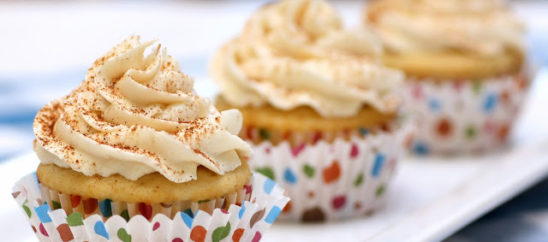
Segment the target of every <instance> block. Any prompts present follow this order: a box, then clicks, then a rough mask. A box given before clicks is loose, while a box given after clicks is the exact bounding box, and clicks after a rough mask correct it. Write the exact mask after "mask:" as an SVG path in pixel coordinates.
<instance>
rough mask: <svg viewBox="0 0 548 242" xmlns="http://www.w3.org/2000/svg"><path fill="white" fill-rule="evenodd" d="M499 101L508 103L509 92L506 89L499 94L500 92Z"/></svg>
mask: <svg viewBox="0 0 548 242" xmlns="http://www.w3.org/2000/svg"><path fill="white" fill-rule="evenodd" d="M500 101H501V102H502V103H508V102H510V92H509V91H508V90H504V91H503V92H502V93H501V94H500Z"/></svg>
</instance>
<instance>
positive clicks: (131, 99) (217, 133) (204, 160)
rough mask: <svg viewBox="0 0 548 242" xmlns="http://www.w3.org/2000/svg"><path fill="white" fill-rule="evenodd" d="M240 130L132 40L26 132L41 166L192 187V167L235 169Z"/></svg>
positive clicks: (172, 65) (154, 50) (149, 46)
mask: <svg viewBox="0 0 548 242" xmlns="http://www.w3.org/2000/svg"><path fill="white" fill-rule="evenodd" d="M145 53H148V54H145ZM241 123H242V117H241V114H240V113H239V112H238V111H237V110H228V111H224V112H222V113H219V112H218V111H217V110H216V109H215V108H214V107H213V106H212V105H211V103H210V102H209V100H208V99H206V98H203V97H200V96H198V95H196V93H195V91H194V90H193V79H192V78H191V77H189V76H187V75H185V74H183V73H182V72H181V70H180V69H179V65H178V63H177V61H176V60H175V59H174V58H172V57H171V56H169V55H167V54H166V50H165V48H162V47H161V45H160V44H156V43H155V41H149V42H144V43H142V42H141V41H140V39H139V37H138V36H132V37H130V38H128V39H126V40H125V41H123V42H122V43H120V44H118V45H117V46H116V47H114V48H113V49H112V50H111V51H109V52H108V53H107V54H106V55H105V56H103V57H101V58H100V59H98V60H97V61H95V63H94V64H93V66H92V67H91V68H90V69H89V70H88V73H87V75H86V78H85V80H84V81H83V82H82V84H81V85H80V86H79V87H78V88H76V89H75V90H74V91H72V93H70V94H69V95H68V96H66V97H64V98H62V99H60V100H54V101H52V102H51V103H49V104H47V105H46V106H45V107H44V108H42V109H41V110H40V111H39V112H38V114H37V116H36V118H35V121H34V125H33V126H34V133H35V135H36V141H35V151H36V153H37V155H38V157H39V158H40V160H41V162H42V163H45V164H48V163H54V164H56V165H58V166H60V167H70V168H71V169H73V170H75V171H78V172H81V173H83V174H85V175H90V176H91V175H101V176H110V175H112V174H120V175H122V176H124V177H126V178H128V179H130V180H136V179H138V178H139V177H141V176H143V175H146V174H149V173H152V172H159V173H160V174H162V175H163V176H165V177H166V178H167V179H168V180H170V181H172V182H177V183H180V182H186V181H189V180H192V179H197V177H196V170H197V167H198V166H203V167H206V168H207V169H209V170H211V171H213V172H215V173H217V174H224V173H225V172H228V171H231V170H233V169H235V168H236V167H238V166H239V165H240V164H241V160H240V159H241V158H240V157H242V156H246V155H248V154H249V152H250V148H249V146H248V145H247V144H246V143H245V142H244V141H242V140H241V139H240V138H239V137H238V136H237V134H238V132H239V130H240V128H241Z"/></svg>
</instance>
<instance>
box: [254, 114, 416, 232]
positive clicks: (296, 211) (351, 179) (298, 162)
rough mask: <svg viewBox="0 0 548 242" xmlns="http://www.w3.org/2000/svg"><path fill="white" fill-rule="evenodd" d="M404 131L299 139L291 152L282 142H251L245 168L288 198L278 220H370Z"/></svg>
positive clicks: (403, 129) (379, 131)
mask: <svg viewBox="0 0 548 242" xmlns="http://www.w3.org/2000/svg"><path fill="white" fill-rule="evenodd" d="M393 126H396V125H393ZM362 131H363V130H362ZM407 131H408V129H407V128H402V127H396V128H390V129H388V131H383V130H376V131H374V132H361V133H360V135H359V136H358V135H356V134H353V135H351V136H350V137H349V138H347V139H345V138H342V137H341V138H336V139H335V141H334V142H326V141H324V140H320V141H318V142H316V143H314V144H310V143H309V142H306V139H302V140H305V141H304V142H303V143H301V144H300V145H297V146H293V147H292V146H291V145H290V144H289V142H287V141H284V142H282V143H279V144H277V145H272V144H271V143H270V142H268V141H265V142H262V143H260V144H253V143H251V146H252V149H253V155H252V156H251V157H250V163H249V164H250V165H251V167H252V168H253V169H254V170H255V171H257V172H260V173H262V174H264V175H266V176H268V177H270V178H271V179H274V180H276V181H277V182H279V183H280V184H281V185H282V186H283V187H284V188H285V190H286V191H287V193H288V194H289V196H290V197H291V202H290V203H289V204H288V205H287V206H286V208H285V209H284V211H283V213H282V215H281V216H280V219H283V220H292V221H304V222H312V221H325V220H334V219H340V218H349V217H358V216H363V215H369V214H371V213H372V212H373V210H374V209H375V208H377V207H378V206H379V205H381V204H382V200H383V198H384V196H383V195H384V194H385V191H386V188H387V186H388V183H389V182H390V180H391V178H392V176H393V174H394V171H395V169H396V166H397V163H398V160H399V158H400V154H401V151H402V150H403V149H402V148H403V147H402V143H403V142H402V141H403V139H404V137H405V135H406V134H407V133H409V132H407Z"/></svg>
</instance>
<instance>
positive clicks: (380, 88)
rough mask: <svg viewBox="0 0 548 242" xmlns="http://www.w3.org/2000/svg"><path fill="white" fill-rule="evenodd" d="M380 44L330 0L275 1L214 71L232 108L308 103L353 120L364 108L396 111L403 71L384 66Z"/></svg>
mask: <svg viewBox="0 0 548 242" xmlns="http://www.w3.org/2000/svg"><path fill="white" fill-rule="evenodd" d="M381 54H382V46H381V44H380V42H379V41H378V39H376V38H375V36H374V35H373V34H372V33H370V32H367V31H366V30H353V31H350V30H345V29H344V28H343V25H342V22H341V18H340V17H339V16H338V15H337V14H336V12H335V10H334V9H333V8H332V7H331V6H329V4H328V3H327V2H325V1H318V0H295V1H291V0H288V1H281V2H279V3H275V4H269V5H266V6H264V7H262V8H261V9H259V10H258V11H257V12H256V13H255V14H253V16H252V17H251V18H250V19H249V20H248V21H247V23H246V25H245V27H244V29H243V31H242V33H241V34H240V35H239V36H237V37H236V38H234V39H233V40H231V41H230V42H228V43H227V44H225V45H224V46H223V47H222V48H221V49H220V50H219V51H218V52H217V53H216V54H215V56H214V57H213V60H212V64H211V70H210V72H211V75H212V77H213V78H214V80H215V81H216V82H217V83H218V84H219V86H220V88H221V92H222V95H223V97H224V98H225V100H226V101H227V102H229V103H230V104H231V105H234V106H239V107H241V106H260V105H264V104H270V105H272V106H274V107H276V108H279V109H282V110H289V109H292V108H295V107H297V106H302V105H306V106H310V107H312V108H314V109H315V110H316V111H317V112H318V113H320V114H321V115H323V116H325V117H347V116H352V115H354V114H356V113H357V112H358V110H359V109H360V108H361V107H362V106H363V105H371V106H373V107H374V108H376V109H378V110H379V111H381V112H394V111H395V110H396V109H397V106H398V102H399V101H398V98H397V97H396V96H395V95H394V94H393V92H392V91H393V89H394V88H396V87H397V86H399V84H400V83H401V82H402V79H403V75H402V74H401V73H400V72H398V71H395V70H391V69H388V68H386V67H383V66H382V65H381V64H380V63H379V62H378V61H377V59H378V58H377V57H379V56H380V55H381Z"/></svg>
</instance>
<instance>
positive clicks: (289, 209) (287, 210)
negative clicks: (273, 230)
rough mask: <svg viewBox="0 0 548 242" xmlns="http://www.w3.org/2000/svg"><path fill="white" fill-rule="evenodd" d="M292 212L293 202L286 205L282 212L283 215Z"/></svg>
mask: <svg viewBox="0 0 548 242" xmlns="http://www.w3.org/2000/svg"><path fill="white" fill-rule="evenodd" d="M290 211H291V201H289V202H287V205H285V207H284V209H283V210H282V213H289V212H290Z"/></svg>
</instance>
